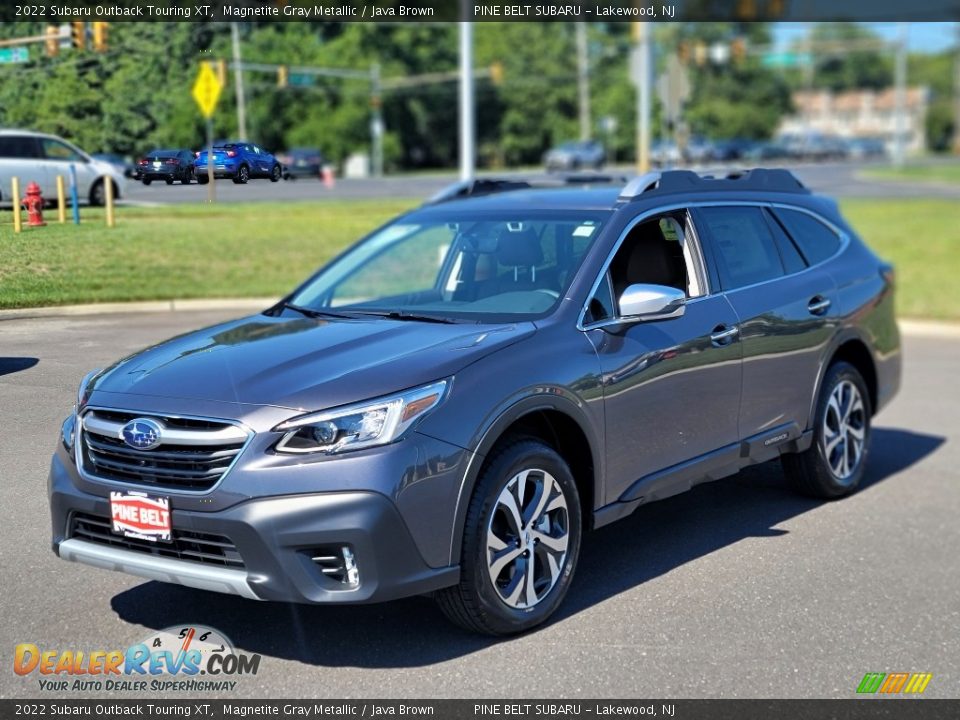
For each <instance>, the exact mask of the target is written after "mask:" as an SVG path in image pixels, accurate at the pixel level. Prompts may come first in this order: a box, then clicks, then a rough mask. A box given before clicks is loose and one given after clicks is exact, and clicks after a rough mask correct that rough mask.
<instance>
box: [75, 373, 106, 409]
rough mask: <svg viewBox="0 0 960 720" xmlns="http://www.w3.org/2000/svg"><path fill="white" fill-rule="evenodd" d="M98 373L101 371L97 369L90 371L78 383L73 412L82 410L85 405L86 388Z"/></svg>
mask: <svg viewBox="0 0 960 720" xmlns="http://www.w3.org/2000/svg"><path fill="white" fill-rule="evenodd" d="M100 373H101V370H100V369H99V368H98V369H97V370H91V371H90V372H88V373H87V374H86V375H84V376H83V380H81V381H80V387H79V388H78V389H77V406H76V407H75V408H74V411H77V410H82V409H83V406H84V405H86V404H87V387H88V386H89V385H90V381H91V380H93V379H94V378H95V377H96V376H97V375H99V374H100Z"/></svg>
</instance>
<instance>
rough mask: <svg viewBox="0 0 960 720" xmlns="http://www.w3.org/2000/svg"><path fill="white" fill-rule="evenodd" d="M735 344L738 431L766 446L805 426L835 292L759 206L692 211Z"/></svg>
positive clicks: (792, 435) (833, 320) (832, 315)
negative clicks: (734, 329) (727, 307)
mask: <svg viewBox="0 0 960 720" xmlns="http://www.w3.org/2000/svg"><path fill="white" fill-rule="evenodd" d="M696 217H697V226H698V227H699V228H700V229H701V230H702V233H703V235H704V237H705V239H706V241H707V242H709V244H710V250H711V254H712V256H713V258H714V261H715V262H714V264H715V267H716V271H717V273H718V280H719V283H720V287H721V288H722V290H723V292H724V294H725V295H726V297H727V299H728V300H729V302H730V304H731V306H732V307H733V309H734V310H735V312H736V313H737V317H738V320H739V329H740V340H741V343H742V346H743V393H742V401H741V404H740V418H739V423H738V425H739V434H740V437H741V439H748V440H751V441H754V442H756V443H759V444H760V447H774V446H776V445H778V444H780V443H781V442H785V441H787V440H789V439H793V438H795V437H797V436H798V435H799V434H800V432H802V431H803V430H805V429H806V427H807V425H808V420H809V417H808V416H809V412H810V404H811V396H812V393H813V390H814V388H815V387H816V383H817V378H818V376H819V371H820V365H821V361H822V358H823V356H824V354H825V350H826V348H827V345H828V343H829V342H830V339H831V337H832V335H833V332H834V329H835V327H836V317H837V308H836V307H835V303H834V297H835V295H836V287H835V284H834V282H833V279H832V278H831V277H830V275H829V273H827V272H826V270H825V269H824V268H823V267H822V266H821V267H810V266H809V263H808V262H807V260H806V258H805V257H803V256H802V255H801V253H800V252H799V250H798V248H797V247H796V245H795V243H794V242H793V241H792V240H791V238H789V237H788V236H787V235H786V233H785V232H784V231H783V228H782V226H781V225H780V223H779V222H778V221H777V220H776V218H775V217H774V216H773V215H772V209H771V208H770V207H765V206H762V205H734V204H731V205H723V206H711V207H702V208H698V209H697V210H696Z"/></svg>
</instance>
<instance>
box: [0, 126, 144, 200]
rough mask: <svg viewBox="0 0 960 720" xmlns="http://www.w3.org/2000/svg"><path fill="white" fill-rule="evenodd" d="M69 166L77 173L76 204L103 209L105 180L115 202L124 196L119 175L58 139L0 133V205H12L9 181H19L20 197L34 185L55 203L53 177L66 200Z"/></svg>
mask: <svg viewBox="0 0 960 720" xmlns="http://www.w3.org/2000/svg"><path fill="white" fill-rule="evenodd" d="M71 165H73V166H74V167H75V168H76V172H77V195H78V197H79V199H80V202H89V203H90V204H91V205H103V204H104V202H105V200H106V191H105V186H104V182H105V180H106V178H110V179H111V180H112V181H113V190H114V193H113V195H114V197H115V198H119V197H120V196H121V195H122V194H123V193H124V192H126V179H125V178H124V177H123V173H122V172H119V171H118V170H117V169H116V168H115V167H113V166H112V165H111V164H110V163H107V162H103V161H102V160H94V159H93V158H92V157H90V156H89V155H88V154H87V153H85V152H83V150H81V149H80V148H78V147H77V146H76V145H72V144H71V143H68V142H67V141H66V140H64V139H62V138H59V137H57V136H55V135H46V134H44V133H38V132H32V131H30V130H0V202H2V203H4V204H6V203H9V202H11V201H12V198H13V191H12V180H13V178H15V177H16V178H19V179H20V195H21V197H22V196H23V193H24V191H25V190H26V188H27V184H28V183H31V182H36V183H37V184H39V185H40V190H41V192H42V193H43V197H44V198H46V199H47V200H56V197H57V176H58V175H62V176H63V180H64V183H65V184H66V189H67V193H68V198H69V192H70V166H71Z"/></svg>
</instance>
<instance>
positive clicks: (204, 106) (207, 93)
mask: <svg viewBox="0 0 960 720" xmlns="http://www.w3.org/2000/svg"><path fill="white" fill-rule="evenodd" d="M221 90H223V85H222V84H221V83H220V79H219V78H218V77H217V74H216V73H215V72H214V71H213V68H212V67H210V63H208V62H205V63H201V64H200V72H198V73H197V79H196V80H195V81H194V83H193V90H192V91H191V94H192V95H193V99H194V100H195V101H196V102H197V107H199V108H200V112H201V113H202V114H203V117H204V118H205V119H206V121H207V202H213V201H214V200H215V199H216V193H215V192H214V189H213V188H214V185H213V112H214V110H216V108H217V101H218V100H219V99H220V91H221Z"/></svg>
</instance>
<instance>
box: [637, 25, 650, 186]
mask: <svg viewBox="0 0 960 720" xmlns="http://www.w3.org/2000/svg"><path fill="white" fill-rule="evenodd" d="M633 40H634V42H635V43H636V45H635V47H634V53H635V56H634V57H635V58H636V66H635V67H636V74H637V77H636V83H637V172H638V173H640V174H643V173H645V172H647V171H649V170H650V95H651V93H652V92H653V81H652V70H653V67H652V66H653V58H652V55H653V53H652V42H651V39H650V23H648V22H634V23H633Z"/></svg>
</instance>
